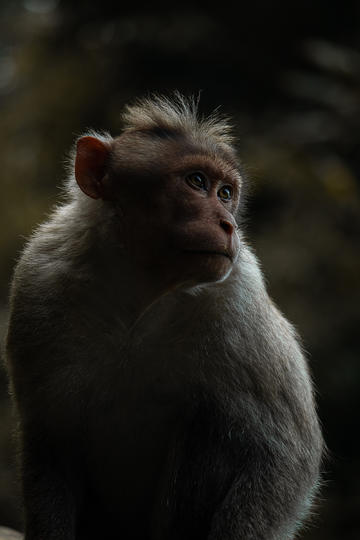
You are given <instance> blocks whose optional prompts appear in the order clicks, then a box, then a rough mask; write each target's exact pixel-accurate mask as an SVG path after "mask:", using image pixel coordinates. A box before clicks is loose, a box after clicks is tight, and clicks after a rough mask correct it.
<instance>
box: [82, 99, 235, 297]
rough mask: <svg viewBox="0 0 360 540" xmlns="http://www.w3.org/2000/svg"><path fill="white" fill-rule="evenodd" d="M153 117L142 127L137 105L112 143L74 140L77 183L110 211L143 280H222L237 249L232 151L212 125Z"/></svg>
mask: <svg viewBox="0 0 360 540" xmlns="http://www.w3.org/2000/svg"><path fill="white" fill-rule="evenodd" d="M184 106H185V105H184ZM152 107H153V109H152V111H148V112H149V115H150V112H152V113H153V116H155V112H156V111H155V112H154V102H152ZM160 112H161V113H162V116H161V115H160ZM160 112H159V110H158V111H157V113H158V117H157V118H156V119H154V118H153V122H152V123H151V122H148V123H146V122H145V121H144V107H142V116H143V118H142V123H140V120H138V122H139V125H137V124H136V122H134V121H133V123H132V124H130V126H129V127H127V128H126V129H124V131H123V133H122V134H121V135H120V136H119V137H117V138H115V139H108V140H105V139H103V140H102V139H101V138H97V137H94V136H84V137H81V138H80V139H79V140H78V142H77V153H76V160H75V177H76V181H77V183H78V185H79V187H80V188H81V190H82V191H83V192H84V193H85V194H86V195H88V196H89V197H91V198H93V199H102V200H103V201H104V203H105V204H108V205H110V206H112V207H113V208H114V209H115V213H116V215H117V216H118V218H119V220H120V221H121V236H122V238H121V245H122V246H124V247H123V249H124V253H125V254H127V256H128V258H129V259H130V260H131V261H132V263H133V264H134V265H136V267H137V268H141V269H142V270H143V271H144V273H146V274H147V275H150V276H154V278H155V276H157V278H158V279H159V276H161V280H162V282H163V284H164V287H165V288H173V287H179V286H184V287H186V286H194V285H198V284H202V283H210V282H216V281H221V280H224V279H225V278H226V277H227V276H228V275H229V273H230V272H231V270H232V268H233V265H234V263H235V261H236V259H237V255H238V251H239V246H240V241H239V236H238V231H237V223H236V218H235V216H236V213H237V211H238V207H239V202H240V196H241V193H240V192H241V177H240V174H239V171H238V165H237V161H236V156H235V152H234V150H233V149H232V147H231V145H230V144H228V143H227V141H224V140H223V139H224V138H225V135H223V139H221V137H220V135H219V133H216V132H215V130H214V129H213V131H211V127H213V126H214V123H213V124H211V123H210V122H208V125H204V124H206V122H204V121H203V122H202V123H200V122H198V123H197V124H196V122H195V120H194V118H192V120H193V123H192V125H190V126H189V125H186V123H185V125H184V121H183V124H182V125H180V124H177V123H176V122H175V120H176V116H175V115H173V116H172V117H171V118H169V114H170V113H169V111H168V110H167V111H164V107H163V110H162V111H160ZM172 112H174V111H172ZM133 113H134V111H133ZM182 113H183V111H182ZM159 116H160V118H159ZM181 118H182V119H183V118H184V114H182V115H181ZM185 118H186V115H185ZM134 124H135V125H134ZM189 124H190V122H189ZM224 130H225V128H224Z"/></svg>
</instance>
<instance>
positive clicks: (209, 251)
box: [184, 249, 233, 261]
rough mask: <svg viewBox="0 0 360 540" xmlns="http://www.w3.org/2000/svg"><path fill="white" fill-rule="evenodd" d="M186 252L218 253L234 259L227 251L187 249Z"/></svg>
mask: <svg viewBox="0 0 360 540" xmlns="http://www.w3.org/2000/svg"><path fill="white" fill-rule="evenodd" d="M184 252H185V253H193V254H195V255H216V256H220V257H226V258H227V259H229V260H230V261H232V260H233V259H232V257H231V255H230V253H228V252H227V251H215V250H214V251H213V250H209V249H185V250H184Z"/></svg>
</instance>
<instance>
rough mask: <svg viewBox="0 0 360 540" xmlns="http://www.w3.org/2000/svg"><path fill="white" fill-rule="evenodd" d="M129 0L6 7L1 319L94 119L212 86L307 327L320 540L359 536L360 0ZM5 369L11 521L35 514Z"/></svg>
mask: <svg viewBox="0 0 360 540" xmlns="http://www.w3.org/2000/svg"><path fill="white" fill-rule="evenodd" d="M124 5H125V4H124V3H122V2H121V1H120V0H118V1H116V2H110V1H107V0H102V1H101V2H94V3H91V2H85V1H78V2H74V1H73V0H62V1H56V0H24V1H23V2H20V1H5V0H1V4H0V6H1V7H0V10H1V11H0V17H1V18H0V124H1V130H0V171H1V178H0V182H1V184H0V257H1V268H0V328H1V334H2V335H3V334H4V326H5V322H6V316H7V294H8V292H7V291H8V285H9V280H10V276H11V270H12V267H13V265H14V262H15V260H16V257H17V254H18V253H19V250H20V249H21V246H22V245H23V243H24V238H25V237H26V236H28V235H29V233H30V232H31V230H32V229H33V228H34V226H35V225H36V224H37V223H39V222H40V221H42V220H43V219H44V217H45V216H46V213H47V212H48V211H49V209H50V208H51V206H52V205H54V204H55V202H56V199H57V197H58V196H59V193H60V188H59V186H61V183H62V181H63V177H64V168H63V161H64V158H65V156H66V153H67V152H68V150H69V149H70V148H71V145H72V142H73V140H74V137H75V136H76V135H78V134H79V133H81V132H82V131H83V130H85V129H86V128H89V127H93V128H95V129H106V130H109V131H110V132H111V133H112V134H113V135H115V134H117V133H118V132H119V129H120V112H121V109H122V107H123V105H124V103H125V102H127V101H129V100H132V99H134V97H136V96H141V95H144V94H146V93H148V92H149V91H159V92H165V93H169V92H171V91H173V90H174V89H179V90H180V91H181V92H184V93H185V94H192V93H195V94H198V92H199V90H202V93H201V111H202V112H203V113H208V112H210V111H211V110H212V109H213V108H215V107H217V106H219V105H220V106H221V109H220V110H221V111H222V112H224V113H227V114H230V115H231V116H232V118H233V123H234V125H235V126H236V130H235V132H236V135H237V137H238V139H239V152H240V155H241V156H242V158H243V160H244V162H245V164H246V166H247V169H248V171H249V174H250V177H251V178H252V180H251V184H252V196H251V199H250V201H249V203H248V219H247V224H246V228H247V236H248V238H249V240H250V241H251V242H252V244H253V245H254V246H255V248H256V251H257V254H258V255H259V257H260V260H261V261H262V266H263V268H264V271H265V275H266V278H267V282H268V286H269V289H270V293H271V295H272V296H273V298H274V299H275V300H276V302H277V304H278V305H279V306H280V308H281V309H282V311H283V312H284V313H285V314H286V315H287V316H288V317H289V318H290V320H291V321H292V322H293V323H294V324H295V326H296V327H297V328H298V330H299V331H300V333H301V335H302V336H303V341H304V346H305V349H306V350H307V351H308V356H309V359H310V364H311V369H312V372H313V374H314V378H315V381H316V387H317V391H318V404H319V414H320V417H321V420H322V423H323V427H324V433H325V438H326V441H327V444H328V446H329V450H330V458H329V459H328V460H327V462H326V463H325V465H324V487H323V490H322V496H321V497H320V500H319V504H318V508H317V510H316V515H315V517H314V523H313V527H311V528H309V529H308V530H306V531H304V532H303V534H302V536H301V538H303V539H307V540H311V539H313V540H315V539H318V540H321V539H327V540H332V539H345V540H355V539H358V538H360V525H359V511H360V489H359V483H360V455H359V422H358V410H359V407H358V404H359V400H358V393H359V389H360V381H359V377H360V366H359V360H360V358H359V349H360V347H359V322H360V320H359V319H360V317H359V304H360V287H359V278H360V254H359V239H360V234H359V233H360V182H359V173H360V147H359V141H360V3H359V2H358V1H354V2H331V1H329V0H326V1H325V0H317V1H316V2H314V1H312V2H308V1H306V0H305V1H304V0H295V1H292V2H288V3H282V2H278V1H276V0H273V1H271V2H270V1H254V0H253V1H250V2H247V3H241V2H237V4H236V9H235V7H231V5H226V3H225V2H222V3H220V4H218V5H214V7H213V8H211V7H209V6H206V7H204V8H203V7H201V4H197V6H198V7H194V5H190V4H187V3H186V2H182V3H180V2H177V3H175V2H168V3H167V4H164V5H163V6H160V5H159V4H156V3H154V2H149V3H148V4H147V7H139V6H138V7H137V8H135V5H136V3H135V2H133V3H129V5H130V6H133V7H129V6H127V7H124ZM14 429H15V422H14V418H13V417H12V415H11V410H10V406H9V399H8V397H7V390H6V377H5V372H4V371H3V370H2V371H0V524H3V525H8V526H16V527H20V526H21V520H20V517H19V516H20V512H19V503H18V495H17V491H18V488H17V484H16V474H15V468H14V461H15V457H14V456H15V451H14V445H13V443H12V437H11V433H12V431H14Z"/></svg>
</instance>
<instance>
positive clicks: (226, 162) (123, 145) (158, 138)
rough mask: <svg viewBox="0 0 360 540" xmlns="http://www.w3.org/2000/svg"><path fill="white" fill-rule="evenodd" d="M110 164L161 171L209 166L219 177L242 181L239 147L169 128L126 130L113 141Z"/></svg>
mask: <svg viewBox="0 0 360 540" xmlns="http://www.w3.org/2000/svg"><path fill="white" fill-rule="evenodd" d="M110 166H111V167H112V169H113V170H114V172H115V173H117V172H118V173H120V172H125V171H126V170H127V171H128V172H129V173H137V174H140V175H141V174H146V175H147V174H158V173H165V174H169V173H170V172H173V171H177V170H179V171H180V170H181V169H186V168H190V169H194V167H195V168H202V167H204V168H206V169H207V170H208V171H209V174H214V176H217V177H219V176H220V177H231V178H233V179H234V180H237V181H240V179H241V175H240V172H239V169H240V163H239V161H238V158H237V155H236V153H235V150H234V149H233V148H232V147H231V146H230V145H227V144H221V143H216V142H215V141H214V140H212V139H211V138H208V139H206V138H195V137H191V136H187V135H185V134H184V133H181V132H176V131H171V132H170V131H169V132H166V133H161V134H160V135H159V134H158V132H155V133H154V131H153V130H151V131H148V130H146V131H144V130H142V131H140V130H137V131H132V132H131V131H126V132H124V133H123V134H122V135H120V136H119V137H116V138H115V139H114V140H113V144H112V152H111V161H110Z"/></svg>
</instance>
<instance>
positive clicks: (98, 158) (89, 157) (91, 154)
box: [75, 136, 110, 199]
mask: <svg viewBox="0 0 360 540" xmlns="http://www.w3.org/2000/svg"><path fill="white" fill-rule="evenodd" d="M109 153H110V148H109V146H108V145H107V144H106V143H104V142H103V141H100V139H97V138H96V137H90V136H87V137H81V138H80V139H79V140H78V142H77V147H76V158H75V178H76V181H77V183H78V185H79V187H80V189H81V190H82V191H83V192H84V193H85V194H86V195H88V196H89V197H92V198H93V199H100V198H102V197H103V196H104V186H103V183H102V181H103V179H104V176H105V166H106V160H107V158H108V157H109Z"/></svg>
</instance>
